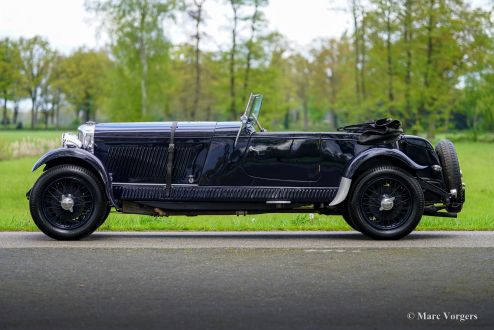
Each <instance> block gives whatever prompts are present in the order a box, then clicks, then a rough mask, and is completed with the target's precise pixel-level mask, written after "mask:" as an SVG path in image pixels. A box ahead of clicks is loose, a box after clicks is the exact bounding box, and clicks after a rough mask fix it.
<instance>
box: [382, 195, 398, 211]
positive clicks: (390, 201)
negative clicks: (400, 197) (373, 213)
mask: <svg viewBox="0 0 494 330" xmlns="http://www.w3.org/2000/svg"><path fill="white" fill-rule="evenodd" d="M394 201H395V198H394V197H389V196H387V195H384V196H383V198H382V199H381V207H380V208H379V211H389V210H391V209H392V208H393V206H394Z"/></svg>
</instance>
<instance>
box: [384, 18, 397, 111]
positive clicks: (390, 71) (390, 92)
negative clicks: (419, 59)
mask: <svg viewBox="0 0 494 330" xmlns="http://www.w3.org/2000/svg"><path fill="white" fill-rule="evenodd" d="M385 15H386V59H387V65H388V70H387V71H388V101H389V112H390V114H391V116H395V115H396V114H395V113H394V106H393V102H394V100H395V95H394V88H393V75H394V69H393V54H392V49H391V32H392V31H391V8H388V11H387V13H386V14H385Z"/></svg>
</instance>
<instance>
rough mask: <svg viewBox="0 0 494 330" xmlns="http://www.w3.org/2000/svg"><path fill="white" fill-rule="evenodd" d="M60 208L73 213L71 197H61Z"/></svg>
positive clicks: (69, 195)
mask: <svg viewBox="0 0 494 330" xmlns="http://www.w3.org/2000/svg"><path fill="white" fill-rule="evenodd" d="M60 206H62V209H64V210H66V211H70V212H74V199H73V198H72V195H71V194H68V195H62V199H61V200H60Z"/></svg>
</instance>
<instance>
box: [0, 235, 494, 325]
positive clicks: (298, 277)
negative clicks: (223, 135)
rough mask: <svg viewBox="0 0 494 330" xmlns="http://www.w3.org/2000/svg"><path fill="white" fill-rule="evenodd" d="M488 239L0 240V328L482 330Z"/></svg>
mask: <svg viewBox="0 0 494 330" xmlns="http://www.w3.org/2000/svg"><path fill="white" fill-rule="evenodd" d="M493 294H494V232H416V233H413V234H412V235H410V236H409V237H408V238H406V239H403V240H400V241H397V242H378V241H372V240H368V239H364V238H362V236H360V235H358V234H354V233H341V232H310V233H305V232H304V233H293V232H290V233H285V232H275V233H272V232H269V233H168V232H166V233H163V232H153V233H104V232H103V233H96V234H94V235H92V236H91V237H90V238H88V239H86V240H83V241H79V242H57V241H53V240H50V239H48V238H46V237H45V236H43V235H42V234H40V233H0V328H2V329H88V328H91V329H92V328H97V329H153V328H155V329H237V328H238V329H339V328H341V329H400V328H408V329H424V328H429V329H438V328H442V329H456V328H458V329H460V328H461V329H492V328H493V327H494V298H493Z"/></svg>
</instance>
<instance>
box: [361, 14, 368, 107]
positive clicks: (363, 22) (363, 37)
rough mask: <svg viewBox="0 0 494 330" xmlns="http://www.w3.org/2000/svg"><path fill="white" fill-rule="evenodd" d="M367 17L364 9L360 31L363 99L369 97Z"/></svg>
mask: <svg viewBox="0 0 494 330" xmlns="http://www.w3.org/2000/svg"><path fill="white" fill-rule="evenodd" d="M365 24H366V23H365V17H364V12H363V9H362V24H361V32H360V93H361V94H362V99H363V100H364V101H365V98H366V97H367V95H366V94H367V92H366V90H367V88H366V86H365V64H366V63H365V61H366V55H367V54H366V51H367V49H366V47H365V33H366V26H365Z"/></svg>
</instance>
